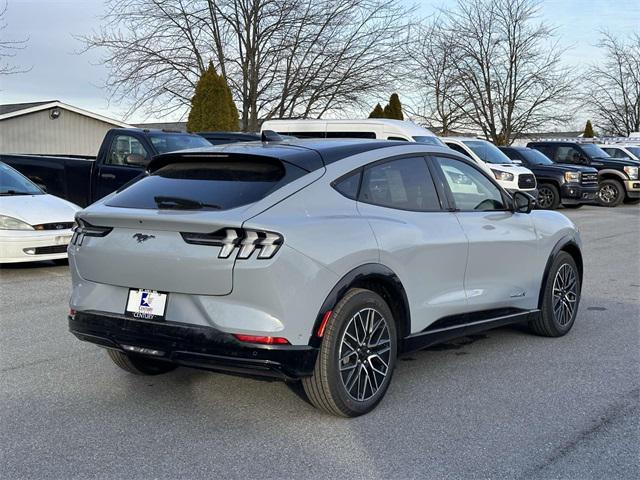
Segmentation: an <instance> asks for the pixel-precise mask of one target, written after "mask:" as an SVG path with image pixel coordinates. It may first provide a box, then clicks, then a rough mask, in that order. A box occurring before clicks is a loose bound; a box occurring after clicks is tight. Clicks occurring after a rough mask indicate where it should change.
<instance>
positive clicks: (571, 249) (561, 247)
mask: <svg viewBox="0 0 640 480" xmlns="http://www.w3.org/2000/svg"><path fill="white" fill-rule="evenodd" d="M560 252H567V253H568V254H569V255H571V256H572V257H573V258H574V260H575V261H576V265H577V267H578V276H579V278H580V289H582V276H583V273H584V263H583V259H582V250H581V249H580V246H579V245H578V242H577V241H576V239H575V238H574V237H573V236H571V235H565V236H564V237H562V238H561V239H560V240H558V242H556V244H555V246H554V247H553V249H552V250H551V253H550V254H549V258H548V259H547V264H546V265H545V267H544V273H543V275H542V282H541V283H540V292H539V294H538V308H539V309H541V308H542V301H543V298H544V291H545V289H546V288H547V280H548V279H549V271H550V270H551V265H553V262H554V260H555V259H556V257H557V256H558V254H559V253H560Z"/></svg>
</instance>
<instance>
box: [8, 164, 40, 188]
mask: <svg viewBox="0 0 640 480" xmlns="http://www.w3.org/2000/svg"><path fill="white" fill-rule="evenodd" d="M42 194H44V192H43V191H42V190H40V189H39V188H38V187H37V186H36V184H35V183H33V182H32V181H31V180H29V179H28V178H27V177H25V176H24V175H22V174H21V173H19V172H17V171H16V170H14V169H13V168H11V167H10V166H9V165H7V164H5V163H0V195H5V196H7V195H42Z"/></svg>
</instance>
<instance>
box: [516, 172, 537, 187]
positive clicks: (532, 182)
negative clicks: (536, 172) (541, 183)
mask: <svg viewBox="0 0 640 480" xmlns="http://www.w3.org/2000/svg"><path fill="white" fill-rule="evenodd" d="M518 187H519V188H536V177H534V176H533V175H532V174H531V173H523V174H522V175H520V177H518Z"/></svg>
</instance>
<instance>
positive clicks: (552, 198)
mask: <svg viewBox="0 0 640 480" xmlns="http://www.w3.org/2000/svg"><path fill="white" fill-rule="evenodd" d="M559 206H560V192H558V189H557V188H556V187H555V186H553V185H551V184H548V183H543V184H542V185H539V186H538V207H539V208H542V209H544V210H555V209H556V208H558V207H559Z"/></svg>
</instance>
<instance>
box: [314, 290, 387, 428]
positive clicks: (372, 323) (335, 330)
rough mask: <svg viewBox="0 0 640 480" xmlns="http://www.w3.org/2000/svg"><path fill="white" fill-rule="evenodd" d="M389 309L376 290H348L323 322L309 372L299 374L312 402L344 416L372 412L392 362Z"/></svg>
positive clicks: (384, 387)
mask: <svg viewBox="0 0 640 480" xmlns="http://www.w3.org/2000/svg"><path fill="white" fill-rule="evenodd" d="M396 353H397V334H396V326H395V322H394V319H393V314H392V313H391V310H390V309H389V307H388V305H387V304H386V302H385V301H384V300H383V299H382V297H380V296H379V295H378V294H376V293H374V292H372V291H370V290H364V289H361V288H354V289H351V290H349V291H348V292H347V293H346V295H345V296H344V297H343V298H342V299H341V300H340V302H338V304H337V305H336V307H335V308H334V310H333V313H332V314H331V317H330V318H329V320H328V322H327V326H326V328H325V332H324V337H323V339H322V345H321V346H320V352H319V354H318V358H317V360H316V365H315V368H314V371H313V375H312V376H310V377H305V378H303V379H302V385H303V387H304V390H305V392H306V394H307V397H308V398H309V400H310V401H311V403H312V404H313V405H314V406H315V407H316V408H319V409H320V410H324V411H325V412H327V413H331V414H333V415H337V416H342V417H357V416H358V415H363V414H365V413H367V412H370V411H371V410H373V409H374V408H375V406H376V405H377V404H378V403H379V402H380V400H382V397H384V395H385V393H386V391H387V388H388V387H389V383H390V382H391V377H392V375H393V369H394V367H395V363H396Z"/></svg>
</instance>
